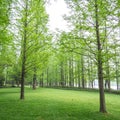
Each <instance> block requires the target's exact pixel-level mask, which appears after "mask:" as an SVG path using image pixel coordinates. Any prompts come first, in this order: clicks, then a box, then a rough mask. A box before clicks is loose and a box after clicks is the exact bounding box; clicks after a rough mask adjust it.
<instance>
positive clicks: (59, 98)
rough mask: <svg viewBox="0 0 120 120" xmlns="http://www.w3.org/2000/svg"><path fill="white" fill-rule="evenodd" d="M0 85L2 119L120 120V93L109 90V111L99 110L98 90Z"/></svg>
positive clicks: (107, 99)
mask: <svg viewBox="0 0 120 120" xmlns="http://www.w3.org/2000/svg"><path fill="white" fill-rule="evenodd" d="M19 92H20V89H19V88H1V89H0V120H120V95H114V94H106V106H107V111H108V113H107V114H102V113H99V112H98V111H99V94H98V92H88V91H74V90H60V89H52V88H38V89H37V90H32V89H31V88H26V89H25V100H19Z"/></svg>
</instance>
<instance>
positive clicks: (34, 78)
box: [33, 67, 36, 90]
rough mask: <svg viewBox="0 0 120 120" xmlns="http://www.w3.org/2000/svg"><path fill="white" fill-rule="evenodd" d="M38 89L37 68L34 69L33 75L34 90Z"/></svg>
mask: <svg viewBox="0 0 120 120" xmlns="http://www.w3.org/2000/svg"><path fill="white" fill-rule="evenodd" d="M35 89H36V68H35V67H34V74H33V90H35Z"/></svg>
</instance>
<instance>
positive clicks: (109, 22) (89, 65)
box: [0, 0, 120, 112]
mask: <svg viewBox="0 0 120 120" xmlns="http://www.w3.org/2000/svg"><path fill="white" fill-rule="evenodd" d="M46 2H47V1H45V0H11V1H9V2H6V0H1V1H0V3H1V4H0V9H1V10H2V11H3V12H1V13H0V16H1V17H0V60H1V63H0V86H4V85H7V84H9V83H12V86H14V85H15V84H17V85H18V86H19V85H20V86H21V92H20V93H21V94H20V99H24V85H25V84H27V85H28V84H32V86H33V89H36V86H37V85H39V86H50V87H53V86H60V87H80V88H81V87H82V88H86V87H90V88H94V84H95V80H98V86H99V92H100V112H106V106H105V96H104V87H105V88H106V89H108V90H111V82H112V81H116V84H117V90H119V69H120V66H119V57H120V55H119V49H120V47H119V39H120V9H119V8H120V6H119V5H120V3H119V0H117V1H114V0H105V1H103V0H91V1H88V0H69V1H67V0H65V2H66V4H67V5H68V8H69V10H70V14H69V15H66V16H64V18H65V20H67V22H68V25H69V28H70V30H69V32H65V31H64V32H60V31H59V34H56V35H55V36H54V37H52V35H51V34H50V32H49V30H48V27H47V23H48V15H47V13H46V10H45V5H46ZM52 38H53V41H52Z"/></svg>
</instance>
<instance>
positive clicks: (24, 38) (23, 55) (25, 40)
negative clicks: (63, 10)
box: [20, 1, 28, 99]
mask: <svg viewBox="0 0 120 120" xmlns="http://www.w3.org/2000/svg"><path fill="white" fill-rule="evenodd" d="M27 2H28V1H27ZM27 2H26V7H25V20H24V36H23V45H22V72H21V92H20V99H24V82H25V72H26V71H25V63H26V42H27V29H26V28H27V16H28V13H27V10H28V4H27Z"/></svg>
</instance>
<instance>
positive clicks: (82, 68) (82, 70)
mask: <svg viewBox="0 0 120 120" xmlns="http://www.w3.org/2000/svg"><path fill="white" fill-rule="evenodd" d="M81 77H82V88H83V89H84V88H85V78H84V61H83V56H81Z"/></svg>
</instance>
